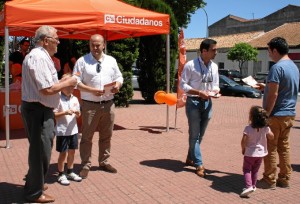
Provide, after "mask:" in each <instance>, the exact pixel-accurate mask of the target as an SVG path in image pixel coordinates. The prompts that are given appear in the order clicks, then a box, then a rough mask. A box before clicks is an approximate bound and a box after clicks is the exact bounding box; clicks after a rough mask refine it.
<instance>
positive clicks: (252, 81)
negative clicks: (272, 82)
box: [242, 75, 257, 87]
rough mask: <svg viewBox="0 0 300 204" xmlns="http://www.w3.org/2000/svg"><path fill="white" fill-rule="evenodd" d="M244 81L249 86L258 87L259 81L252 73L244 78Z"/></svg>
mask: <svg viewBox="0 0 300 204" xmlns="http://www.w3.org/2000/svg"><path fill="white" fill-rule="evenodd" d="M242 81H243V82H245V83H246V84H248V85H249V86H252V87H257V81H256V80H255V79H254V78H253V77H252V76H251V75H250V76H248V77H246V78H243V79H242Z"/></svg>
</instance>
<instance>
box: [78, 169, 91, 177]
mask: <svg viewBox="0 0 300 204" xmlns="http://www.w3.org/2000/svg"><path fill="white" fill-rule="evenodd" d="M89 172H90V169H89V168H85V167H83V168H82V169H81V171H80V173H79V176H80V177H81V178H83V179H86V178H87V177H88V174H89Z"/></svg>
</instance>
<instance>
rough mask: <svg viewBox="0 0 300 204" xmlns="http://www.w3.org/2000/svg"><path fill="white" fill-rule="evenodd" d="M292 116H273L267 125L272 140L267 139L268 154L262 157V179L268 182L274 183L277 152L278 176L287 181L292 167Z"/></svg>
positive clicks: (293, 118)
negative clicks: (272, 135) (271, 134)
mask: <svg viewBox="0 0 300 204" xmlns="http://www.w3.org/2000/svg"><path fill="white" fill-rule="evenodd" d="M294 120H295V117H294V116H273V117H270V118H269V126H270V128H271V130H272V132H273V133H274V140H268V155H267V156H265V157H264V173H263V176H264V179H265V180H267V181H268V182H269V183H270V184H274V183H276V171H277V153H278V155H279V169H280V172H279V174H278V178H279V179H281V180H285V181H287V182H288V181H289V180H290V176H291V172H292V167H291V162H290V144H289V134H290V130H291V127H293V123H294Z"/></svg>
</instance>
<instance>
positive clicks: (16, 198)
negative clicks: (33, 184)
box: [0, 182, 25, 203]
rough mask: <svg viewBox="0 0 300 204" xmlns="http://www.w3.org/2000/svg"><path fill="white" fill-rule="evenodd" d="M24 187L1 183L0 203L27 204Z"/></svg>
mask: <svg viewBox="0 0 300 204" xmlns="http://www.w3.org/2000/svg"><path fill="white" fill-rule="evenodd" d="M23 188H24V186H22V185H17V184H12V183H6V182H1V183H0V203H25V199H24V190H23Z"/></svg>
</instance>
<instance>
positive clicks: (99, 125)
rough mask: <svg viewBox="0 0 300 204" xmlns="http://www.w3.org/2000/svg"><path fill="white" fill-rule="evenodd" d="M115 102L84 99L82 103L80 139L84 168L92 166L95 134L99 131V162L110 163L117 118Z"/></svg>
mask: <svg viewBox="0 0 300 204" xmlns="http://www.w3.org/2000/svg"><path fill="white" fill-rule="evenodd" d="M114 110H115V104H114V102H113V101H110V102H108V103H105V104H99V103H98V104H97V103H91V102H87V101H83V104H82V138H81V141H80V147H79V151H80V157H81V164H82V165H83V168H88V169H90V168H91V165H92V164H91V157H92V146H93V136H94V133H95V132H96V131H98V132H99V140H98V148H99V155H98V162H99V165H105V164H107V163H108V161H107V159H108V158H109V156H110V146H111V137H112V132H113V127H114V119H115V113H114Z"/></svg>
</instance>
